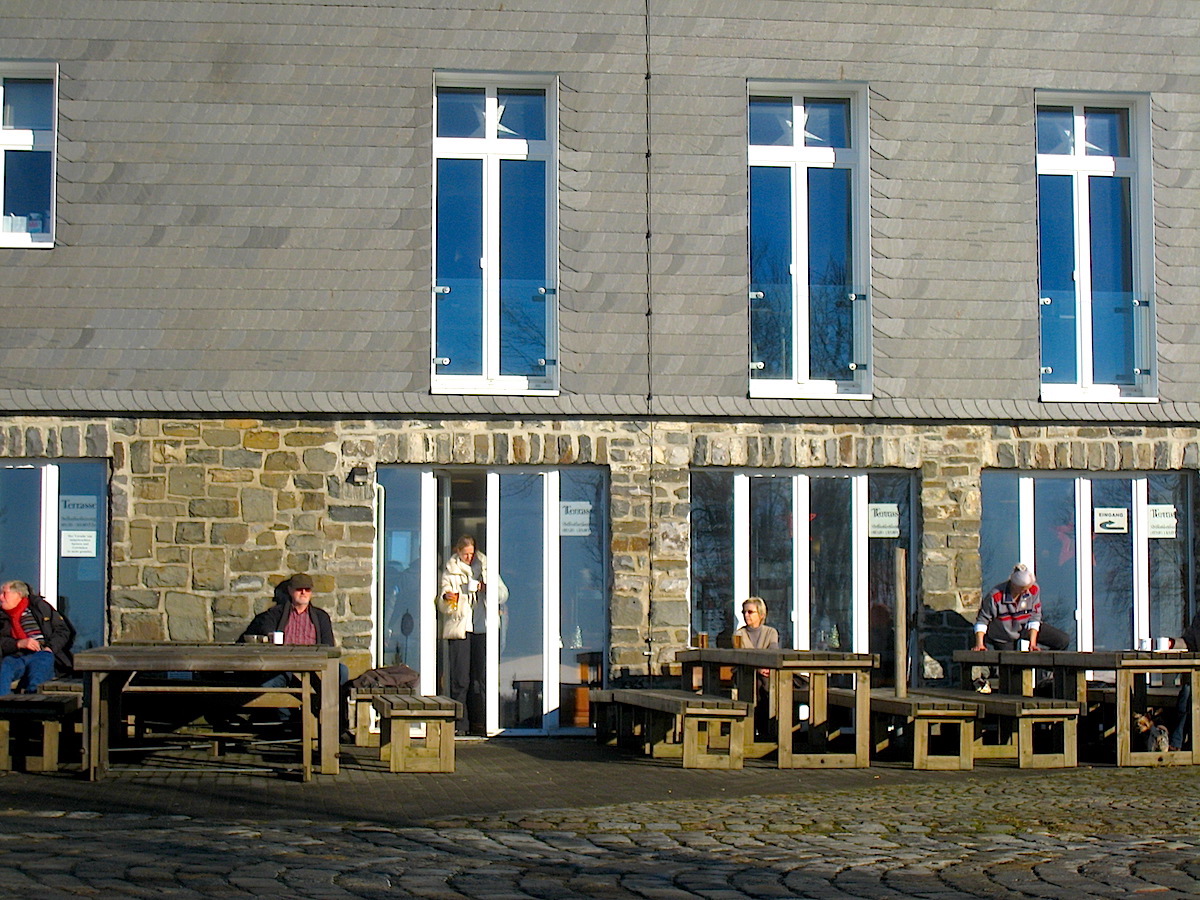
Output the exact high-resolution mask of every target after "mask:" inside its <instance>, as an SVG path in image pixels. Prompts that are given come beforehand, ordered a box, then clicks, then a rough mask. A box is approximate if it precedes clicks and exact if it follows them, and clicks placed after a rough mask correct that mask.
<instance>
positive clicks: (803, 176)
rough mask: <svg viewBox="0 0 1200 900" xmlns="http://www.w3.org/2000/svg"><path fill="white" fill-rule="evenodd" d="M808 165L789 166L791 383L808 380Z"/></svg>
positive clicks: (809, 358) (809, 360)
mask: <svg viewBox="0 0 1200 900" xmlns="http://www.w3.org/2000/svg"><path fill="white" fill-rule="evenodd" d="M808 241H809V235H808V165H807V164H805V163H803V162H795V163H793V164H792V271H791V276H792V373H793V374H792V379H793V380H794V381H796V382H800V383H804V382H807V381H810V380H811V376H812V373H811V371H810V370H809V365H810V362H811V356H812V353H811V348H810V347H809V344H808V342H809V339H810V335H811V328H810V323H809V321H808V316H809V307H810V304H811V301H810V298H809V295H808V294H809V286H808Z"/></svg>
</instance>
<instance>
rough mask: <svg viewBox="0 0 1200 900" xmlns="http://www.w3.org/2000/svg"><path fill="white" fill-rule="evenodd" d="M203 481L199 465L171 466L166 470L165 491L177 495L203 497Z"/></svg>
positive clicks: (202, 472) (202, 470) (202, 473)
mask: <svg viewBox="0 0 1200 900" xmlns="http://www.w3.org/2000/svg"><path fill="white" fill-rule="evenodd" d="M204 482H205V479H204V469H202V468H200V467H199V466H173V467H172V468H171V469H169V470H168V472H167V491H168V492H169V493H171V494H173V495H174V496H177V497H203V496H204Z"/></svg>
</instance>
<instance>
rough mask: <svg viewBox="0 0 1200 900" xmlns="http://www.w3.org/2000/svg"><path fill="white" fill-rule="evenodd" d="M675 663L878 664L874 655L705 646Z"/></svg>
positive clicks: (786, 666) (682, 653)
mask: <svg viewBox="0 0 1200 900" xmlns="http://www.w3.org/2000/svg"><path fill="white" fill-rule="evenodd" d="M675 660H676V662H681V663H689V662H690V663H717V664H720V665H724V666H754V667H756V668H759V669H831V670H840V671H845V670H847V669H873V668H876V667H877V666H878V665H879V656H878V655H877V654H874V653H840V652H838V651H836V650H754V649H749V648H732V647H707V648H703V649H698V650H680V651H679V652H678V653H676V654H675Z"/></svg>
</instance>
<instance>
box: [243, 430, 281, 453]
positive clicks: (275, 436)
mask: <svg viewBox="0 0 1200 900" xmlns="http://www.w3.org/2000/svg"><path fill="white" fill-rule="evenodd" d="M242 446H243V447H245V448H246V449H247V450H275V449H277V448H278V447H279V432H278V431H265V430H264V431H247V432H246V434H245V436H244V437H243V438H242Z"/></svg>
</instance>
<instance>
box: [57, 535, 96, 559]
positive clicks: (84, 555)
mask: <svg viewBox="0 0 1200 900" xmlns="http://www.w3.org/2000/svg"><path fill="white" fill-rule="evenodd" d="M62 555H63V557H65V558H73V559H94V558H95V556H96V532H94V531H64V532H62Z"/></svg>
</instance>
